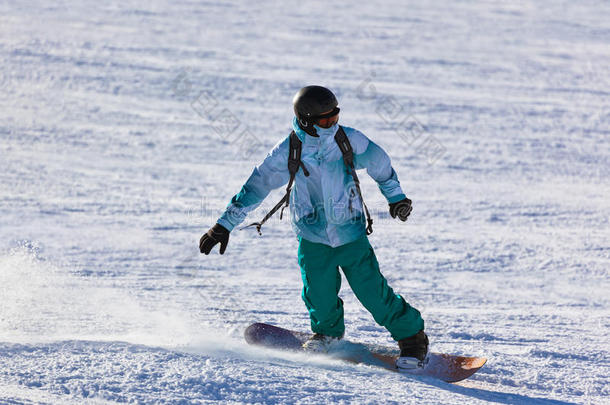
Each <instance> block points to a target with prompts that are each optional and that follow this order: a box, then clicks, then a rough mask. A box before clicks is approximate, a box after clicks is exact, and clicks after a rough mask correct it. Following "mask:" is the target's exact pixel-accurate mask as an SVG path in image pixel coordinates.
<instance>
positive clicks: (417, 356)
mask: <svg viewBox="0 0 610 405" xmlns="http://www.w3.org/2000/svg"><path fill="white" fill-rule="evenodd" d="M398 347H399V348H400V357H399V358H398V359H397V360H396V367H397V368H398V369H399V370H411V369H416V368H423V367H424V365H425V359H426V354H428V336H426V334H425V333H424V331H423V330H420V331H419V332H417V333H416V334H415V335H413V336H411V337H408V338H404V339H401V340H399V341H398Z"/></svg>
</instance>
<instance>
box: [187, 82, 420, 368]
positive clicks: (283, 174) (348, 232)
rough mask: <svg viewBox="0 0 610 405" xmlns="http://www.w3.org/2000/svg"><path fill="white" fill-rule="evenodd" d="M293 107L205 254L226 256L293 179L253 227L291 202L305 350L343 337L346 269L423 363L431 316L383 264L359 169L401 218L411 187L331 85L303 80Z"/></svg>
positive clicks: (406, 352) (406, 353)
mask: <svg viewBox="0 0 610 405" xmlns="http://www.w3.org/2000/svg"><path fill="white" fill-rule="evenodd" d="M293 106H294V113H295V117H294V118H293V122H292V127H293V132H292V133H291V134H290V135H289V136H288V137H286V138H285V139H283V140H282V141H280V142H279V143H278V144H277V145H276V146H275V147H274V148H273V149H272V150H271V152H270V153H269V154H268V155H267V157H266V158H265V160H264V161H263V162H262V163H261V164H260V165H258V166H256V167H255V168H254V171H253V172H252V174H251V175H250V177H249V178H248V180H247V181H246V183H245V184H244V185H243V187H242V188H241V190H240V191H239V193H237V194H236V195H235V196H234V197H233V198H232V199H231V202H230V203H229V204H228V206H227V208H226V210H225V212H224V213H223V214H222V216H221V217H220V218H219V219H218V221H217V223H216V224H215V225H214V226H213V227H212V228H211V229H210V230H209V231H208V232H207V233H206V234H204V235H203V236H202V237H201V240H200V244H199V248H200V251H201V253H205V254H206V255H207V254H209V253H210V251H211V250H212V248H213V247H214V246H215V245H216V244H218V243H220V254H224V252H225V250H226V248H227V244H228V242H229V234H230V232H231V231H232V230H233V229H234V228H235V227H236V226H237V225H239V224H240V223H241V222H242V221H243V220H244V219H245V217H246V215H247V214H248V213H249V212H251V211H252V210H254V209H255V208H256V207H257V206H258V205H259V204H260V203H261V202H262V201H263V200H264V199H265V197H267V195H268V194H269V192H270V191H271V190H273V189H276V188H278V187H281V186H283V185H286V184H287V183H288V187H287V189H286V195H285V197H284V199H282V200H281V201H280V202H279V203H278V204H277V205H276V206H275V207H274V209H273V210H272V211H271V212H270V213H269V214H267V216H266V217H265V218H264V219H263V220H262V221H261V222H260V223H255V224H253V225H256V226H257V229H258V230H259V232H260V227H261V226H262V223H264V222H265V221H266V220H267V219H268V217H270V216H271V215H272V214H273V213H274V212H275V211H277V210H278V209H279V208H280V206H282V205H283V204H286V206H287V205H288V203H289V205H290V214H291V222H292V227H293V229H294V231H295V233H296V235H297V238H298V241H299V247H298V263H299V266H300V268H301V276H302V279H303V290H302V299H303V301H304V302H305V306H306V307H307V310H308V311H309V316H310V320H311V329H312V331H313V332H314V335H313V336H312V337H311V338H310V339H309V340H308V341H307V342H305V344H304V345H303V347H304V348H305V349H306V350H311V351H316V352H323V351H327V350H328V348H329V346H330V345H331V343H332V342H333V341H336V340H339V339H341V338H342V337H343V334H344V331H345V326H344V321H343V301H342V300H341V298H339V296H338V293H339V289H340V285H341V275H340V273H339V268H341V269H342V271H343V274H344V275H345V277H346V279H347V281H348V283H349V285H350V287H351V288H352V290H353V291H354V294H355V295H356V297H357V298H358V300H359V301H360V302H361V303H362V304H363V305H364V307H365V308H366V309H367V310H368V311H369V312H370V313H371V314H372V315H373V318H374V319H375V321H376V322H377V323H378V324H379V325H381V326H384V327H385V328H386V329H387V330H388V331H389V332H390V333H391V335H392V337H393V338H394V339H395V340H396V341H397V342H398V346H399V348H400V358H399V359H398V361H397V366H398V367H399V368H416V367H421V366H422V364H423V361H424V359H425V357H426V354H427V351H428V337H427V336H426V334H425V333H424V331H423V329H424V321H423V319H422V317H421V314H420V312H419V311H418V310H417V309H415V308H413V307H412V306H410V305H409V304H408V303H407V302H406V301H405V300H404V298H403V297H402V296H400V295H398V294H396V293H394V291H393V290H392V288H391V287H390V286H389V285H388V283H387V281H386V279H385V278H384V276H383V275H382V274H381V273H380V271H379V264H378V262H377V259H376V257H375V253H374V251H373V248H372V247H371V245H370V243H369V240H368V236H367V235H368V234H370V233H371V232H372V220H371V219H370V215H369V212H368V209H367V208H366V205H365V204H364V201H363V199H362V195H361V192H360V186H359V181H358V178H357V175H356V172H355V170H356V169H366V170H367V173H368V174H369V175H370V176H371V177H372V178H373V179H374V180H375V181H376V182H377V184H378V186H379V189H380V190H381V193H382V194H383V195H384V197H385V198H386V199H387V201H388V204H389V211H390V215H391V216H392V218H396V217H398V219H400V220H401V221H403V222H404V221H406V220H407V218H408V217H409V214H410V213H411V209H412V208H411V200H409V199H408V198H407V197H406V196H405V194H404V193H403V191H402V189H401V187H400V183H399V182H398V178H397V175H396V172H395V171H394V169H393V168H392V166H391V164H390V158H389V157H388V155H387V154H386V152H385V151H384V150H383V149H382V148H381V147H379V146H378V145H377V144H375V143H373V142H372V141H371V140H370V139H369V138H367V137H366V136H365V135H364V134H362V133H361V132H360V131H358V130H356V129H353V128H349V127H344V126H340V125H339V124H338V121H339V111H340V110H339V107H338V102H337V99H336V97H335V95H334V94H333V93H332V92H331V91H330V90H329V89H327V88H324V87H321V86H307V87H304V88H302V89H301V90H300V91H299V92H298V93H297V94H296V95H295V97H294V99H293ZM350 159H351V160H350ZM299 169H300V170H299ZM282 210H283V208H282Z"/></svg>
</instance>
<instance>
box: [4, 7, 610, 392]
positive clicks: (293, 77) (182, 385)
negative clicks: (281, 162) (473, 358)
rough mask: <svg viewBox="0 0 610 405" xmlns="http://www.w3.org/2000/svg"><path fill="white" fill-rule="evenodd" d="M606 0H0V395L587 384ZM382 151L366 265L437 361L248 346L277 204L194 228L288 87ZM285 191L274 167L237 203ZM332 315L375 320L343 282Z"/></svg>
mask: <svg viewBox="0 0 610 405" xmlns="http://www.w3.org/2000/svg"><path fill="white" fill-rule="evenodd" d="M609 21H610V4H609V3H608V2H605V1H599V0H598V1H588V0H584V1H579V2H567V1H539V2H534V1H513V2H510V4H509V3H508V2H495V1H460V2H455V1H439V2H435V3H431V4H427V3H426V2H414V1H408V2H404V1H386V2H380V3H371V2H364V1H361V2H350V3H345V4H337V3H332V4H330V3H327V2H315V3H309V2H308V3H305V2H290V1H282V2H280V1H262V2H258V3H257V4H256V5H253V4H252V3H251V2H245V1H242V2H240V1H227V2H204V1H172V2H170V1H161V0H160V1H149V2H135V1H122V2H99V1H97V2H95V1H81V2H68V1H58V2H53V5H51V4H50V3H49V2H42V1H20V2H13V1H0V55H1V58H0V60H1V65H0V95H1V97H0V111H1V112H2V113H1V115H0V187H1V188H0V403H10V404H15V403H83V402H89V403H115V402H140V403H152V402H161V403H162V402H168V403H205V402H211V401H223V402H259V403H324V402H358V403H374V402H388V403H416V402H417V403H444V404H454V403H456V404H457V403H460V404H462V403H485V402H493V403H503V404H521V403H534V404H556V403H595V404H600V403H610V401H609V400H608V397H609V396H610V391H609V388H608V387H609V386H610V385H609V375H610V356H609V349H610V339H609V338H608V335H609V333H610V330H609V327H610V316H609V315H610V311H609V301H608V291H609V290H610V283H609V276H608V267H609V263H610V260H609V259H610V245H609V240H610V232H609V218H610V204H609V203H608V201H609V196H610V181H609V180H608V179H609V177H610V141H609V139H610V22H609ZM312 83H316V84H322V85H326V86H328V87H330V88H331V89H333V90H334V91H335V92H336V93H337V94H338V96H339V99H340V106H341V108H342V113H341V122H342V123H344V124H345V125H349V126H353V127H356V128H359V129H360V130H362V131H363V132H364V133H365V134H367V135H368V136H369V137H371V138H372V139H374V140H375V141H376V142H377V143H379V144H380V145H382V146H383V147H384V148H386V149H387V150H388V152H389V153H390V155H391V157H392V159H393V165H394V167H395V169H396V171H397V173H398V175H399V178H400V179H401V182H402V185H403V187H404V189H405V191H406V192H407V194H408V196H409V197H410V198H411V199H412V200H413V201H414V211H413V214H412V216H411V217H410V218H409V221H408V222H407V223H398V222H396V221H394V220H391V218H388V215H387V214H386V209H387V205H386V203H385V202H384V200H383V198H382V196H381V195H380V193H379V192H378V190H377V188H376V185H375V184H374V182H372V181H371V180H370V179H369V178H367V176H366V174H364V173H363V174H362V175H361V178H362V180H363V194H364V195H365V198H366V201H367V203H368V205H369V207H371V208H372V209H373V211H374V217H375V232H374V234H373V235H372V236H371V243H372V244H373V246H374V247H375V249H376V253H377V257H378V259H379V261H380V264H381V266H382V272H383V273H384V274H385V275H386V277H387V278H388V279H389V281H390V284H391V285H392V286H393V287H394V289H395V290H397V291H398V292H400V293H401V294H403V295H404V296H405V297H406V298H407V300H408V301H409V302H411V303H412V304H413V305H414V306H416V307H418V308H419V309H420V310H421V311H422V313H423V315H424V317H425V320H426V331H427V332H428V334H429V336H430V339H431V343H432V349H433V350H435V351H444V352H451V353H455V354H469V355H482V356H486V357H488V358H489V362H488V363H487V365H486V366H485V367H484V368H483V369H481V371H480V372H479V373H477V374H476V375H474V376H473V377H472V378H471V379H469V380H467V381H464V382H462V383H459V384H445V383H440V382H436V381H431V380H427V379H421V378H414V377H408V376H403V375H395V374H390V373H387V372H384V371H383V370H377V369H374V368H369V367H365V366H355V365H346V364H343V363H339V362H336V361H332V360H327V359H320V358H316V357H311V356H301V355H298V354H283V353H277V352H271V351H266V350H262V349H257V348H253V347H248V346H247V345H246V344H245V343H244V342H243V339H242V337H241V334H242V331H243V329H244V328H245V327H246V326H247V325H248V324H249V323H250V322H254V321H265V322H270V323H274V324H277V325H282V326H285V327H290V328H295V329H300V330H306V329H307V328H308V318H307V315H306V312H305V307H304V305H303V303H302V302H301V300H300V286H301V281H300V275H299V271H298V267H297V264H296V246H297V243H296V240H295V238H294V237H293V234H292V232H291V230H290V227H289V225H288V223H287V222H286V221H285V220H284V221H280V220H279V219H278V218H277V217H276V218H274V219H273V220H271V221H270V222H269V224H268V225H267V226H266V229H265V230H264V235H263V237H259V236H258V235H256V233H255V231H251V230H248V231H236V232H233V233H232V235H231V240H230V243H229V247H228V249H227V253H226V254H225V255H223V256H220V255H218V254H217V253H214V254H212V255H210V256H201V255H199V253H198V249H197V243H198V239H199V237H200V235H201V233H202V232H204V231H205V230H207V228H208V227H209V226H211V225H212V224H213V223H214V221H215V219H216V218H217V217H218V215H219V214H220V213H221V212H222V210H223V207H224V206H225V205H226V203H227V202H228V201H229V199H230V198H231V197H232V195H233V194H234V193H235V192H237V191H238V190H239V187H240V186H241V184H242V183H243V181H244V180H245V179H246V178H247V176H248V175H249V173H250V172H251V170H252V167H253V165H254V164H256V163H257V162H259V161H260V160H262V158H263V157H264V155H265V153H266V151H267V150H268V149H270V148H271V147H272V146H273V145H274V144H275V143H276V142H277V141H278V140H279V139H281V138H282V137H283V136H285V135H286V134H287V133H288V131H289V128H290V120H291V114H292V107H291V99H292V96H293V94H294V93H295V92H296V91H297V90H298V89H299V88H300V87H301V86H303V85H306V84H312ZM280 197H281V190H278V191H277V192H275V193H273V194H272V195H271V196H270V197H269V198H268V199H267V200H266V202H265V203H264V204H263V206H262V207H261V208H260V209H259V210H258V211H257V212H255V213H254V214H253V215H252V216H251V218H250V219H253V220H255V219H259V218H260V217H261V216H262V215H264V212H265V209H267V208H269V207H270V206H272V205H273V204H275V202H276V201H277V199H279V198H280ZM345 286H346V287H344V288H343V290H342V293H341V296H342V297H343V299H344V301H345V309H346V322H347V324H346V326H347V331H346V333H347V336H348V337H349V338H350V339H354V340H359V341H366V342H378V343H379V342H381V343H387V344H393V343H392V342H391V340H390V338H389V336H388V334H387V333H386V332H385V331H384V330H383V329H381V328H380V327H379V326H377V325H376V324H375V323H374V321H373V319H372V317H371V316H370V315H369V314H368V313H367V312H366V311H365V310H364V309H363V308H362V307H361V306H360V305H359V304H358V302H357V301H356V299H355V298H354V296H353V294H352V293H351V291H350V290H349V288H348V287H347V284H345Z"/></svg>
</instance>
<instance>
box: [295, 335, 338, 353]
mask: <svg viewBox="0 0 610 405" xmlns="http://www.w3.org/2000/svg"><path fill="white" fill-rule="evenodd" d="M342 337H343V336H340V337H336V336H327V335H323V334H321V333H316V334H314V335H313V336H312V337H310V338H309V339H307V341H306V342H305V343H303V350H305V351H307V352H311V353H327V352H328V349H330V346H331V345H332V344H333V343H335V342H338V341H339V340H341V338H342Z"/></svg>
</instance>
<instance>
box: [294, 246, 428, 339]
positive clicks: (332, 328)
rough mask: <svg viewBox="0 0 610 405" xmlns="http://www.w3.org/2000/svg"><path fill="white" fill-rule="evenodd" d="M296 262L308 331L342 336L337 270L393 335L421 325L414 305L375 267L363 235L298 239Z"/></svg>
mask: <svg viewBox="0 0 610 405" xmlns="http://www.w3.org/2000/svg"><path fill="white" fill-rule="evenodd" d="M298 254H299V266H300V267H301V276H302V278H303V293H302V298H303V301H305V306H306V307H307V310H308V311H309V318H310V320H311V329H312V330H313V331H314V333H321V334H324V335H329V336H343V333H344V331H345V325H344V323H343V301H342V300H341V298H339V295H338V294H339V290H340V288H341V274H340V273H339V267H341V269H342V270H343V274H345V278H346V279H347V282H348V283H349V285H350V287H351V288H352V291H354V294H355V295H356V297H357V298H358V300H359V301H360V302H361V303H362V305H364V307H365V308H366V309H367V310H368V311H369V312H370V313H371V314H372V315H373V318H374V319H375V322H377V323H378V324H379V325H381V326H383V327H385V328H386V329H387V330H388V331H389V332H390V333H391V334H392V338H394V339H395V340H400V339H404V338H406V337H409V336H413V335H415V334H416V333H417V332H419V331H420V330H422V329H423V328H424V320H423V319H422V317H421V314H420V313H419V311H418V310H417V309H415V308H413V307H412V306H410V305H409V304H408V303H407V302H406V301H405V300H404V298H402V297H401V296H400V295H398V294H395V293H394V291H393V290H392V288H391V287H390V286H388V282H387V281H386V279H385V277H383V275H382V274H381V273H380V271H379V263H377V258H376V257H375V252H373V248H372V247H371V244H370V243H369V240H368V238H367V237H366V236H364V237H362V238H360V239H358V240H356V241H354V242H351V243H347V244H345V245H342V246H338V247H335V248H333V247H331V246H328V245H324V244H321V243H313V242H309V241H307V240H305V239H303V238H300V239H299V252H298Z"/></svg>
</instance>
